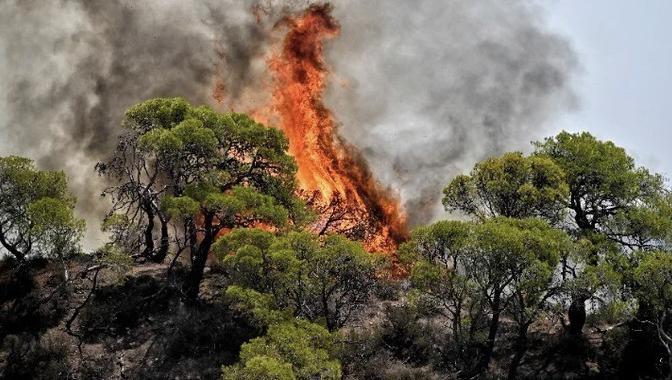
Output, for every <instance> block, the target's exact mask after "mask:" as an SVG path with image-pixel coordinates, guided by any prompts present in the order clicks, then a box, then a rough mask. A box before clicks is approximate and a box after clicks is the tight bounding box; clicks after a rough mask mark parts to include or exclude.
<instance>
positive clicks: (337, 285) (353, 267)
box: [213, 229, 380, 331]
mask: <svg viewBox="0 0 672 380" xmlns="http://www.w3.org/2000/svg"><path fill="white" fill-rule="evenodd" d="M213 250H214V251H215V252H216V253H217V254H218V256H219V257H221V258H223V260H224V261H223V262H224V266H225V268H226V270H227V273H229V276H230V279H231V281H232V283H233V284H235V285H237V286H243V287H248V288H250V289H254V290H256V291H259V292H261V293H264V294H269V295H272V298H273V300H274V302H275V305H276V308H278V309H289V310H291V312H292V314H293V315H294V316H296V317H301V318H307V319H308V320H310V321H321V322H323V323H324V324H325V325H326V326H327V329H328V330H329V331H335V330H336V329H338V328H340V327H342V326H343V325H345V324H346V323H347V322H348V321H349V320H350V318H351V317H352V315H353V313H355V312H356V311H357V310H359V309H361V308H362V307H363V306H364V305H366V303H367V302H368V301H369V299H370V296H371V294H372V292H373V289H374V286H375V283H376V280H377V273H378V270H379V268H380V265H378V260H376V259H375V258H374V257H373V256H372V255H371V254H369V253H367V252H366V251H365V250H364V249H363V248H362V246H361V244H359V243H356V242H352V241H349V240H348V239H346V238H344V237H342V236H338V235H329V236H327V237H325V238H324V241H323V242H322V243H320V241H319V238H318V236H316V235H313V234H310V233H308V232H292V233H290V234H288V235H287V236H283V237H279V238H274V237H273V236H272V234H271V233H269V232H265V231H259V230H243V229H237V230H234V231H232V232H231V233H230V234H228V235H227V236H225V237H223V238H222V239H220V240H219V241H218V242H217V243H216V244H215V247H214V248H213ZM230 253H235V254H230Z"/></svg>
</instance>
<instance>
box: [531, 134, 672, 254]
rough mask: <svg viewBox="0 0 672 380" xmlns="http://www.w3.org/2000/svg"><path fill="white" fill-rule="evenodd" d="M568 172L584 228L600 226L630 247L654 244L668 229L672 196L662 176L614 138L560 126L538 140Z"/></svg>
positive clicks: (541, 151)
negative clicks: (638, 162) (638, 164)
mask: <svg viewBox="0 0 672 380" xmlns="http://www.w3.org/2000/svg"><path fill="white" fill-rule="evenodd" d="M534 145H535V147H536V150H535V157H549V158H551V159H552V160H553V161H554V162H555V163H556V164H557V165H558V166H559V167H560V168H561V169H562V171H563V172H564V173H565V179H566V182H567V184H568V185H569V193H570V197H569V200H570V201H569V204H568V207H569V209H571V210H572V212H573V217H574V221H575V223H576V227H577V228H578V229H579V230H580V231H583V232H585V231H595V232H598V233H601V234H604V235H606V236H608V237H609V238H610V239H612V240H615V241H618V242H619V243H621V244H623V245H625V246H627V247H629V248H639V249H642V248H649V247H655V246H657V245H659V244H660V243H661V240H664V239H666V238H667V237H668V235H669V226H670V217H671V216H672V213H670V211H671V209H670V200H669V198H668V197H667V196H666V193H667V191H666V190H665V188H664V181H663V178H662V177H661V176H660V175H658V174H651V173H649V171H648V170H647V169H645V168H643V167H635V162H634V159H633V158H632V157H630V156H628V155H627V153H626V152H625V150H624V149H623V148H620V147H618V146H616V145H615V144H614V143H612V142H611V141H607V142H603V141H600V140H598V139H596V138H595V137H594V136H592V135H591V134H589V133H587V132H583V133H575V134H571V133H568V132H561V133H560V134H558V135H557V136H555V137H549V138H547V139H546V140H544V141H543V142H537V143H534Z"/></svg>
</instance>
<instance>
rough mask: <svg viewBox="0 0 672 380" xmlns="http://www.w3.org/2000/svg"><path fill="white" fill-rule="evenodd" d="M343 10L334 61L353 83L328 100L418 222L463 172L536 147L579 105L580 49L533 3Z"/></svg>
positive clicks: (395, 3) (456, 1)
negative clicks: (575, 83) (551, 125)
mask: <svg viewBox="0 0 672 380" xmlns="http://www.w3.org/2000/svg"><path fill="white" fill-rule="evenodd" d="M339 4H341V6H339V7H337V8H336V16H337V18H338V19H339V20H340V22H341V25H342V32H341V36H340V37H339V38H338V39H337V40H335V41H334V42H333V45H332V46H331V49H330V50H329V52H330V60H329V61H330V62H331V64H332V66H333V70H334V72H335V73H337V75H339V76H340V77H341V78H342V80H343V81H345V82H346V83H347V84H348V85H346V86H339V85H334V86H332V89H331V93H330V96H329V105H330V106H331V107H332V108H333V109H334V111H335V114H336V115H337V117H338V118H339V119H340V121H341V122H342V133H343V134H344V135H345V137H346V138H348V139H350V140H351V141H354V142H356V144H357V146H358V147H359V148H360V149H361V150H362V151H363V152H364V154H365V156H366V157H367V159H368V161H369V162H370V164H371V166H372V167H373V168H374V171H375V173H376V174H377V175H378V178H380V180H381V182H382V183H385V184H388V185H390V186H391V187H392V188H393V189H399V191H400V195H401V198H402V199H403V200H404V202H405V208H406V210H407V212H408V213H409V216H410V223H411V225H417V224H422V223H426V222H428V221H430V220H431V219H433V218H434V217H435V216H436V215H439V214H440V210H442V208H441V204H440V198H441V196H442V194H441V190H442V188H443V187H444V186H446V185H447V184H448V182H450V180H451V179H452V178H453V177H454V176H455V175H457V174H461V173H467V172H469V170H470V169H471V168H472V167H473V165H474V164H475V163H476V162H478V161H481V160H482V159H484V158H487V157H489V156H495V155H499V154H501V153H503V152H505V151H508V150H514V149H516V150H521V149H522V150H526V149H529V141H530V140H533V139H537V138H540V137H542V136H543V135H544V133H545V127H546V126H547V123H548V122H551V121H553V118H554V116H557V115H558V113H560V112H563V111H566V110H567V109H568V107H572V106H573V105H574V94H573V91H572V88H571V79H572V77H573V74H574V73H575V72H576V71H577V70H576V69H577V62H576V59H575V55H574V52H573V51H572V50H571V48H570V47H569V45H568V43H567V42H566V41H565V40H563V39H562V38H560V37H559V36H557V35H553V34H551V33H549V32H548V31H547V30H546V28H545V25H544V22H543V21H544V20H543V17H542V15H541V14H540V12H539V11H538V10H537V9H535V7H534V6H533V5H534V3H533V2H531V1H524V0H521V1H517V0H509V1H502V0H478V1H470V0H421V1H404V0H392V1H384V2H383V1H356V0H349V1H343V2H339ZM336 84H337V83H336Z"/></svg>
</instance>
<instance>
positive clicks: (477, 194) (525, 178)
mask: <svg viewBox="0 0 672 380" xmlns="http://www.w3.org/2000/svg"><path fill="white" fill-rule="evenodd" d="M443 194H444V198H443V201H442V202H443V205H444V206H445V208H446V211H460V212H463V213H464V214H466V215H469V216H472V217H475V218H476V219H477V220H480V221H483V220H486V219H488V218H492V217H496V216H505V217H508V218H519V219H525V218H531V217H540V218H542V219H545V220H547V221H548V222H549V223H557V222H558V221H560V220H562V218H563V217H564V207H565V203H566V200H567V196H568V188H567V185H566V184H565V182H564V174H563V172H562V170H561V169H560V168H559V167H558V166H557V165H555V164H554V163H553V161H552V160H550V159H548V158H546V157H524V156H523V154H522V153H520V152H512V153H506V154H504V155H503V156H502V157H500V158H489V159H487V160H485V161H483V162H480V163H478V164H476V166H474V169H473V170H472V171H471V174H470V175H468V176H467V175H459V176H457V177H456V178H455V179H454V180H452V181H451V183H450V184H449V185H448V186H447V187H446V188H445V189H443Z"/></svg>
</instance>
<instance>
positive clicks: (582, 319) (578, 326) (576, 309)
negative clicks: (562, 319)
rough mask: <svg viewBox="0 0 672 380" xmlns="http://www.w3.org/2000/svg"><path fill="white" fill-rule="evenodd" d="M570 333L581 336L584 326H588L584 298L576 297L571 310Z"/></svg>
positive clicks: (569, 311) (569, 312)
mask: <svg viewBox="0 0 672 380" xmlns="http://www.w3.org/2000/svg"><path fill="white" fill-rule="evenodd" d="M567 316H568V317H569V328H568V330H569V332H570V333H571V334H581V330H583V325H585V324H586V299H585V297H583V296H574V298H573V299H572V303H571V305H569V310H568V312H567Z"/></svg>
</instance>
